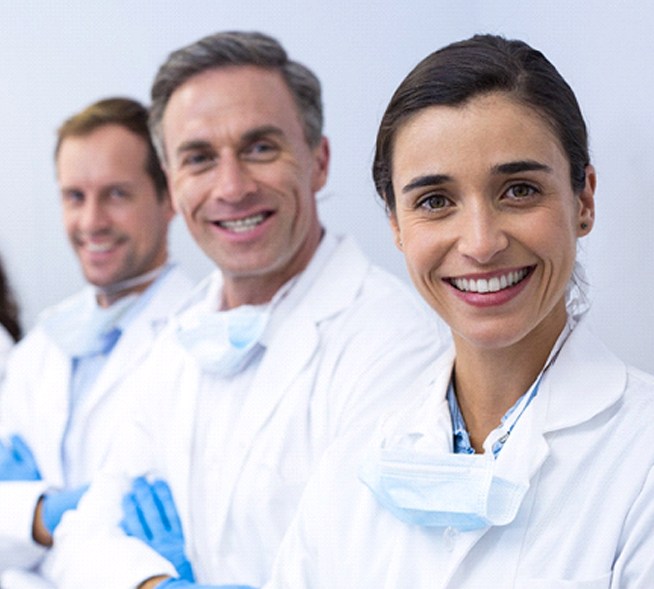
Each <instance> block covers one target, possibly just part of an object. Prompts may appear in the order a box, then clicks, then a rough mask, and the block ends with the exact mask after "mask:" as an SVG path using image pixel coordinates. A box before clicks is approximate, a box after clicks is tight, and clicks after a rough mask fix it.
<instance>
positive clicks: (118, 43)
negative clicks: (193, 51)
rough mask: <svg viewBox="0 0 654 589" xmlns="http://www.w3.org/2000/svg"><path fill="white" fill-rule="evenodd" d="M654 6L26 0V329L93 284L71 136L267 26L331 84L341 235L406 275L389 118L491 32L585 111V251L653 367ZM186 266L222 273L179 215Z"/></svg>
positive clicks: (19, 141) (22, 210) (11, 139)
mask: <svg viewBox="0 0 654 589" xmlns="http://www.w3.org/2000/svg"><path fill="white" fill-rule="evenodd" d="M652 25H654V5H652V3H651V2H648V1H643V0H640V1H638V2H636V1H635V0H633V1H625V2H620V3H618V2H615V3H614V2H608V1H605V2H596V1H593V0H589V1H587V2H570V0H547V1H529V2H525V0H477V1H475V0H450V1H445V0H407V1H406V2H400V1H397V0H385V1H381V2H374V1H372V0H366V1H364V2H357V1H356V0H350V1H347V2H346V1H343V0H338V1H335V2H328V1H324V2H314V1H311V0H303V1H299V0H297V1H295V0H293V1H291V0H287V1H286V2H284V3H280V2H268V3H265V2H261V1H259V2H254V1H252V0H174V1H173V0H162V1H158V2H157V1H148V2H145V1H138V0H112V1H111V2H104V1H103V2H100V1H99V0H70V1H55V0H43V1H37V0H21V1H20V2H10V1H9V0H2V2H1V3H0V52H1V55H0V106H1V108H0V166H1V168H0V170H1V176H0V178H1V185H0V202H1V204H2V208H1V209H0V252H1V253H2V256H3V257H4V259H5V263H6V265H7V266H8V270H9V272H10V277H11V279H12V282H13V283H14V286H15V289H16V290H17V293H18V295H19V298H20V302H21V306H22V309H23V320H24V322H25V324H26V325H27V326H30V325H31V324H32V323H33V321H34V319H35V317H36V315H37V313H38V312H39V311H40V310H41V309H42V308H43V307H45V306H46V305H49V304H51V303H54V302H56V301H58V300H60V299H61V298H63V297H64V296H65V295H67V294H69V293H72V292H74V291H75V290H76V289H78V288H79V287H80V286H81V285H82V278H81V276H80V273H79V269H78V266H77V262H76V260H75V258H74V256H73V254H72V253H71V251H70V248H69V246H68V244H67V242H66V239H65V237H64V233H63V230H62V227H61V222H60V207H59V201H58V194H57V190H56V185H55V180H54V166H53V161H52V149H53V146H54V137H55V130H56V128H57V127H58V126H59V124H60V123H61V122H62V121H63V119H64V118H66V117H68V116H70V115H71V114H72V113H74V112H76V111H77V110H79V109H80V108H81V107H83V106H86V104H88V103H90V102H92V101H94V100H97V99H99V98H104V97H106V96H109V95H128V96H132V97H135V98H137V99H140V100H142V101H147V100H148V98H149V87H150V83H151V81H152V78H153V76H154V73H155V71H156V69H157V68H158V66H159V65H160V64H161V62H162V61H163V60H164V59H165V57H166V56H167V54H168V53H169V52H170V51H172V50H174V49H177V48H178V47H180V46H182V45H186V44H188V43H190V42H193V41H195V40H196V39H198V38H200V37H202V36H205V35H206V34H209V33H212V32H215V31H217V30H224V29H244V30H261V31H264V32H267V33H269V34H272V35H273V36H275V37H277V38H278V39H279V40H280V41H281V42H282V43H283V44H284V46H285V47H286V48H287V50H288V51H289V53H290V55H291V56H292V57H293V58H295V59H297V60H299V61H302V62H304V63H305V64H307V65H308V66H309V67H311V68H312V69H313V70H314V71H315V72H316V73H317V74H318V76H319V77H320V78H321V80H322V83H323V88H324V102H325V111H326V134H327V135H328V136H329V137H330V139H331V142H332V153H333V160H332V169H331V175H330V180H329V182H328V185H327V187H326V188H325V190H323V192H322V193H321V194H320V199H321V214H322V217H323V220H324V222H325V224H326V225H327V226H328V227H330V228H332V229H333V230H335V231H337V232H349V233H353V234H355V235H356V236H357V237H358V239H359V241H360V243H361V244H362V245H363V247H364V249H365V250H366V251H367V252H368V253H369V254H370V255H371V256H372V257H373V259H375V260H376V261H377V262H378V263H380V264H382V265H384V266H386V267H387V268H389V269H391V270H392V271H394V272H396V273H398V274H401V275H402V276H404V277H406V273H405V271H404V266H403V262H402V259H401V257H400V255H399V253H398V252H396V251H395V248H394V246H393V245H392V241H391V237H390V232H389V229H388V227H387V224H386V220H385V216H384V213H383V210H382V207H381V205H379V204H378V203H377V199H376V197H375V194H374V190H373V185H372V181H371V179H370V172H369V169H370V162H371V157H372V151H373V144H374V137H375V132H376V127H377V123H378V121H379V119H380V117H381V114H382V112H383V109H384V107H385V106H386V103H387V101H388V99H389V97H390V95H391V93H392V91H393V90H394V88H395V87H396V86H397V84H398V83H399V82H400V80H401V79H402V78H403V77H404V76H405V75H406V74H407V73H408V71H409V69H410V68H411V67H413V66H414V65H415V64H416V63H417V62H418V61H419V60H420V59H422V58H423V57H424V56H425V55H427V53H429V52H431V51H433V50H435V49H437V48H438V47H441V46H442V45H445V44H447V43H449V42H451V41H454V40H458V39H461V38H464V37H468V36H470V35H472V34H474V33H477V32H492V33H500V34H504V35H505V36H508V37H518V38H522V39H524V40H526V41H527V42H529V43H531V44H532V45H534V46H535V47H537V48H539V49H541V50H542V51H543V52H544V53H545V54H546V55H547V56H548V57H549V58H550V60H551V61H553V63H554V64H555V65H556V66H557V67H558V68H559V70H560V71H561V73H562V74H563V76H564V77H565V78H566V79H567V80H568V82H569V83H570V84H571V86H572V87H573V89H574V90H575V92H576V94H577V97H578V98H579V101H580V103H581V105H582V109H583V111H584V114H585V116H586V119H587V122H588V125H589V128H590V137H591V149H592V159H593V162H594V163H595V165H596V167H597V169H598V176H599V187H598V192H597V223H596V226H595V229H594V230H593V232H592V234H591V235H590V236H589V237H588V238H587V239H585V240H584V241H583V255H582V261H583V263H584V264H585V266H586V269H587V272H588V274H589V278H590V283H591V297H592V299H593V310H592V319H593V323H594V326H595V330H596V331H597V332H598V334H599V335H600V336H601V337H602V338H603V339H604V340H605V341H606V343H607V344H608V345H609V346H610V347H611V348H612V349H614V350H615V351H616V352H617V353H618V354H619V355H621V356H622V357H623V358H625V359H626V360H628V361H629V362H630V363H632V364H635V365H637V366H639V367H641V368H644V369H646V370H648V371H650V372H654V312H653V311H652V304H651V302H650V299H651V293H653V292H654V272H653V263H652V254H653V253H654V237H652V225H653V224H654V174H653V172H654V145H653V143H654V115H653V110H654V107H653V105H654V32H653V31H654V27H653V26H652ZM171 240H172V250H173V254H174V257H175V258H176V259H178V260H179V261H181V262H182V263H183V264H184V265H185V266H186V267H187V268H188V269H189V271H190V273H191V274H192V275H193V276H195V277H197V278H199V277H201V276H202V275H204V274H205V273H206V272H207V271H208V270H209V269H210V265H209V263H208V261H207V260H206V259H205V258H204V257H203V255H202V254H201V253H200V252H199V250H197V248H196V247H195V246H194V244H193V242H192V241H191V239H190V238H189V237H188V236H187V234H186V229H185V227H184V225H183V222H182V221H181V220H180V219H176V220H175V222H174V226H173V232H172V238H171Z"/></svg>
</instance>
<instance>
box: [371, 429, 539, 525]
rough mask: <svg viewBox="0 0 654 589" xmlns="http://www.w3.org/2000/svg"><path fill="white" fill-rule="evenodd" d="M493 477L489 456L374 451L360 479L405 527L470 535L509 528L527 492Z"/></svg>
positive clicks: (398, 450)
mask: <svg viewBox="0 0 654 589" xmlns="http://www.w3.org/2000/svg"><path fill="white" fill-rule="evenodd" d="M493 442H494V441H493V440H491V441H490V442H489V447H491V446H492V443H493ZM494 472H495V460H494V458H493V455H492V452H486V453H485V454H476V455H475V454H453V453H449V452H443V453H433V454H432V453H426V452H417V451H415V450H413V449H406V448H397V449H392V450H390V449H384V448H377V449H373V450H371V451H370V452H369V454H368V456H367V458H366V460H365V461H364V463H363V464H362V466H361V469H360V471H359V477H360V478H361V480H362V481H363V482H364V483H365V484H366V485H367V486H368V487H369V488H370V490H371V491H372V493H373V494H374V495H375V497H376V498H377V500H378V501H379V502H380V503H381V504H382V505H383V506H384V507H385V508H386V509H388V510H389V511H390V512H391V513H393V514H394V515H395V516H396V517H397V518H398V519H400V520H402V521H404V522H406V523H409V524H414V525H419V526H443V527H448V526H449V527H453V528H456V529H458V530H460V531H470V530H476V529H481V528H484V527H487V526H495V525H498V526H501V525H506V524H509V523H511V522H512V521H513V519H514V518H515V516H516V514H517V512H518V509H519V508H520V505H521V503H522V500H523V498H524V495H525V493H526V491H527V486H525V485H520V484H517V483H514V482H511V481H508V480H505V479H502V478H500V477H497V476H495V473H494Z"/></svg>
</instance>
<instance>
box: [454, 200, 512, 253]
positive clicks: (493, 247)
mask: <svg viewBox="0 0 654 589" xmlns="http://www.w3.org/2000/svg"><path fill="white" fill-rule="evenodd" d="M459 231H460V233H459V240H458V248H459V252H460V253H461V254H462V255H464V256H466V257H468V258H470V259H472V260H474V261H476V262H477V263H479V264H487V263H489V262H491V261H492V260H493V258H494V257H495V256H496V255H497V254H498V253H500V252H502V251H504V250H505V249H506V248H507V247H508V245H509V238H508V236H507V234H506V231H505V228H504V225H503V222H502V215H501V213H499V212H497V211H494V210H493V209H492V208H491V207H475V208H473V209H472V210H471V211H469V213H468V214H466V215H464V216H462V218H461V226H460V229H459Z"/></svg>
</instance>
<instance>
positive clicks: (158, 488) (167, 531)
mask: <svg viewBox="0 0 654 589" xmlns="http://www.w3.org/2000/svg"><path fill="white" fill-rule="evenodd" d="M120 526H121V527H122V528H123V530H124V531H125V533H126V534H127V535H128V536H134V537H135V538H138V539H139V540H141V541H142V542H145V543H146V544H147V545H148V546H150V547H151V548H152V549H154V550H156V551H157V552H158V553H159V554H161V556H163V557H164V558H166V559H167V560H169V561H170V562H171V563H172V564H173V566H174V567H175V569H177V572H178V574H179V576H180V577H181V579H184V582H188V581H195V576H194V575H193V567H192V566H191V563H190V562H189V560H188V558H186V554H185V553H184V533H183V532H182V524H181V522H180V520H179V515H178V514H177V509H176V508H175V502H174V501H173V495H172V493H171V491H170V487H169V486H168V483H166V482H165V481H161V480H157V481H155V482H154V483H152V484H150V483H148V481H147V480H145V478H144V477H138V478H137V479H134V483H133V484H132V490H131V492H129V493H127V494H126V495H125V496H124V497H123V519H122V521H121V522H120ZM176 580H179V579H176ZM184 586H185V585H181V587H184ZM192 586H195V585H192Z"/></svg>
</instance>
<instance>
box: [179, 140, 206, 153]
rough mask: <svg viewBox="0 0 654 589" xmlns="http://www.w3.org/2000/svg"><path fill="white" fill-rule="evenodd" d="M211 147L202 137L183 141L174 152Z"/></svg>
mask: <svg viewBox="0 0 654 589" xmlns="http://www.w3.org/2000/svg"><path fill="white" fill-rule="evenodd" d="M209 148H211V144H210V143H209V142H208V141H204V140H203V139H191V140H190V141H184V142H183V143H181V144H180V145H179V147H178V148H177V149H176V150H175V153H177V154H178V155H179V154H180V153H184V152H185V151H194V150H196V149H209Z"/></svg>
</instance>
